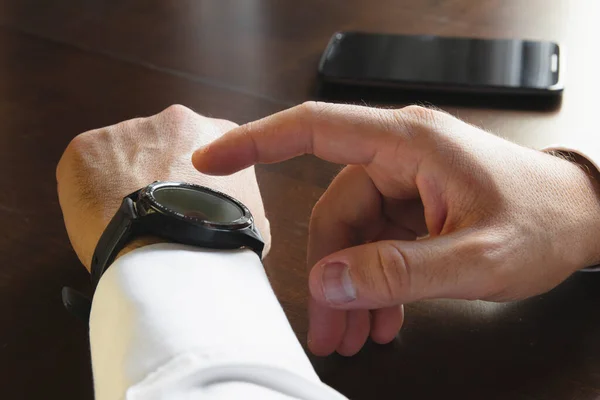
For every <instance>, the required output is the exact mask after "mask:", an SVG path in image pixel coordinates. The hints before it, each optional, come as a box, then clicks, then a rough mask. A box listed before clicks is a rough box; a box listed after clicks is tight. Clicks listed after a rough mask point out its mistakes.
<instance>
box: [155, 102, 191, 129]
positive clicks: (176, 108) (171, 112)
mask: <svg viewBox="0 0 600 400" xmlns="http://www.w3.org/2000/svg"><path fill="white" fill-rule="evenodd" d="M160 114H161V116H163V117H164V118H165V119H167V120H168V121H169V122H170V123H174V124H180V123H185V122H186V121H188V120H189V119H190V118H192V117H193V116H196V115H197V114H196V113H195V112H194V111H192V110H191V109H189V108H187V107H186V106H183V105H181V104H173V105H171V106H169V107H167V108H166V109H165V110H164V111H162V112H161V113H160Z"/></svg>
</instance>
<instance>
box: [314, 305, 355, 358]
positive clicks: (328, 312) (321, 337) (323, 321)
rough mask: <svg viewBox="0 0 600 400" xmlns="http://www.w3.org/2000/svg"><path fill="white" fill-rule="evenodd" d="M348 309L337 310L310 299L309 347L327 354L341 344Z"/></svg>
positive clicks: (316, 352) (316, 351) (321, 354)
mask: <svg viewBox="0 0 600 400" xmlns="http://www.w3.org/2000/svg"><path fill="white" fill-rule="evenodd" d="M346 313H347V312H346V311H344V310H336V309H334V308H331V307H328V306H324V305H323V304H319V303H317V302H316V301H315V300H314V299H312V298H310V297H309V299H308V315H309V318H308V340H307V344H308V349H309V350H310V351H311V353H313V354H314V355H317V356H327V355H329V354H331V353H333V352H334V351H335V349H336V348H337V347H338V346H339V345H340V343H341V341H342V339H343V338H344V334H345V332H346Z"/></svg>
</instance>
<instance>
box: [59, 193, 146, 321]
mask: <svg viewBox="0 0 600 400" xmlns="http://www.w3.org/2000/svg"><path fill="white" fill-rule="evenodd" d="M137 194H138V192H135V193H133V194H131V195H129V196H127V197H125V198H124V199H123V202H122V203H121V207H119V210H118V211H117V212H116V213H115V215H114V216H113V218H112V219H111V220H110V222H109V223H108V226H107V227H106V229H105V230H104V233H103V234H102V236H101V237H100V240H99V241H98V245H97V246H96V249H95V250H94V255H93V256H92V264H91V280H92V288H93V290H96V286H98V282H100V278H101V277H102V274H104V271H106V269H107V268H108V266H110V264H111V263H112V262H113V261H114V260H115V257H116V256H117V254H118V253H119V251H121V250H122V249H123V247H124V246H125V245H126V244H127V241H128V240H129V239H130V238H131V235H132V231H133V221H134V220H135V219H136V218H137V215H136V212H135V205H134V203H133V199H132V198H135V196H137ZM62 301H63V305H64V306H65V308H66V309H67V310H68V311H69V312H70V313H71V314H73V315H75V316H76V317H77V318H79V319H81V320H83V321H85V322H86V323H88V322H89V319H90V311H91V308H92V301H91V299H89V298H88V297H87V296H86V295H84V294H82V293H81V292H79V291H77V290H75V289H73V288H70V287H64V288H63V290H62Z"/></svg>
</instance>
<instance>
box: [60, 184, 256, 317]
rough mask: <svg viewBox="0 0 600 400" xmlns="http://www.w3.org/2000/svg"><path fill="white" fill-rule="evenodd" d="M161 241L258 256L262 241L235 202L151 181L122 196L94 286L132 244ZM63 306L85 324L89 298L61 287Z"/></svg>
mask: <svg viewBox="0 0 600 400" xmlns="http://www.w3.org/2000/svg"><path fill="white" fill-rule="evenodd" d="M146 236H152V237H159V238H161V239H164V240H165V241H168V242H173V243H182V244H189V245H193V246H198V247H205V248H210V249H239V248H249V249H251V250H252V251H254V252H255V253H256V254H257V255H258V256H259V257H261V256H262V251H263V248H264V242H263V240H262V238H261V236H260V233H259V232H258V230H257V229H256V227H255V225H254V220H253V218H252V214H251V213H250V211H249V210H248V208H246V206H244V205H243V204H242V203H240V202H239V201H238V200H236V199H234V198H233V197H231V196H228V195H226V194H224V193H221V192H218V191H216V190H213V189H210V188H207V187H204V186H199V185H193V184H190V183H183V182H154V183H151V184H150V185H148V186H146V187H143V188H141V189H140V190H137V191H135V192H134V193H132V194H130V195H128V196H125V198H123V202H122V203H121V206H120V207H119V210H118V211H117V212H116V214H115V215H114V217H113V218H112V219H111V221H110V222H109V224H108V226H107V227H106V229H105V231H104V233H103V234H102V236H101V237H100V240H99V241H98V244H97V245H96V249H95V251H94V255H93V256H92V264H91V279H92V287H93V289H94V290H95V289H96V286H97V285H98V282H99V281H100V278H101V277H102V275H103V274H104V272H105V271H106V270H107V269H108V267H109V266H110V265H111V263H112V262H113V261H114V260H115V258H116V256H117V254H118V253H119V252H120V251H121V250H123V248H124V247H125V246H126V245H127V244H128V243H130V242H131V241H132V240H134V239H136V238H140V237H146ZM62 297H63V304H64V305H65V307H66V308H67V309H68V310H69V311H71V312H72V313H74V314H75V315H77V316H78V317H80V318H82V319H84V320H88V319H89V312H90V308H91V300H89V299H87V298H86V297H85V296H84V295H82V294H81V293H79V292H77V291H75V290H74V289H71V288H63V292H62Z"/></svg>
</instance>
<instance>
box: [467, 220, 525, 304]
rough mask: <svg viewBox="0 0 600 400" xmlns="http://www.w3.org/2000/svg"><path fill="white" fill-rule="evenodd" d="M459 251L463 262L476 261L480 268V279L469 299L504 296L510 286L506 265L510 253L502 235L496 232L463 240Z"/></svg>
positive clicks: (508, 270) (508, 271) (510, 272)
mask: <svg viewBox="0 0 600 400" xmlns="http://www.w3.org/2000/svg"><path fill="white" fill-rule="evenodd" d="M461 247H462V249H460V250H459V251H461V252H462V254H464V257H465V262H469V261H468V260H478V264H479V265H480V267H481V268H482V271H481V272H482V273H481V276H480V279H478V282H477V285H476V286H475V287H473V291H472V292H471V293H470V296H468V297H469V299H496V298H499V297H502V296H504V294H503V293H505V292H506V291H507V290H508V289H509V288H510V286H511V281H512V277H513V274H512V271H511V268H510V266H509V265H508V264H507V260H509V259H510V254H508V253H509V252H510V250H509V248H510V246H508V244H507V240H506V238H505V237H504V235H502V234H499V233H497V232H484V233H480V234H478V235H476V236H473V237H471V238H470V239H469V240H465V241H464V242H463V244H462V245H461Z"/></svg>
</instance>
